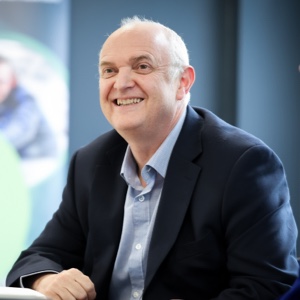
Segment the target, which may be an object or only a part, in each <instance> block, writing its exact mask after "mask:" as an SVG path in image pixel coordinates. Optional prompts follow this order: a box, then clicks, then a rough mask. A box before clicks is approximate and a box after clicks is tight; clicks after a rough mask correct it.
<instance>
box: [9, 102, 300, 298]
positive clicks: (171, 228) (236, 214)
mask: <svg viewBox="0 0 300 300" xmlns="http://www.w3.org/2000/svg"><path fill="white" fill-rule="evenodd" d="M126 147H127V143H126V142H125V141H124V140H123V139H122V138H121V137H120V136H119V134H118V133H117V132H116V131H114V130H112V131H110V132H108V133H106V134H104V135H102V136H100V137H99V138H98V139H96V140H95V141H93V142H92V143H90V144H89V145H87V146H86V147H83V148H82V149H80V150H79V151H78V152H77V153H75V155H74V156H73V158H72V161H71V164H70V169H69V174H68V180H67V184H66V187H65V189H64V192H63V200H62V202H61V205H60V207H59V209H58V211H57V212H56V213H55V214H54V216H53V218H52V220H51V221H50V222H49V223H48V224H47V226H46V228H45V230H44V231H43V232H42V234H41V235H40V237H39V238H38V239H37V240H36V241H35V242H34V243H33V245H31V247H29V249H27V250H26V251H24V252H23V253H22V254H21V256H20V257H19V259H18V261H17V262H16V264H15V265H14V267H13V268H12V270H11V272H10V273H9V275H8V277H7V285H10V286H18V285H19V278H20V276H22V275H24V274H28V273H32V272H39V271H42V270H56V271H61V270H63V269H68V268H73V267H75V268H78V269H80V270H82V271H83V272H84V273H85V274H86V275H88V276H89V277H90V278H91V280H92V281H93V282H94V284H95V287H96V291H97V299H98V300H100V299H101V300H104V299H108V289H109V284H110V279H111V274H112V270H113V266H114V262H115V258H116V254H117V251H118V246H119V241H120V237H121V231H122V222H123V213H124V212H123V211H124V201H125V195H126V191H127V186H126V184H125V182H124V180H123V179H122V178H121V177H120V168H121V164H122V161H123V157H124V153H125V150H126ZM296 237H297V228H296V225H295V221H294V217H293V214H292V210H291V207H290V203H289V191H288V187H287V182H286V178H285V174H284V170H283V167H282V164H281V162H280V160H279V159H278V157H277V156H276V155H275V154H274V152H273V151H272V150H271V149H270V148H269V147H267V146H266V145H265V144H264V143H263V142H262V141H260V140H259V139H257V138H255V137H253V136H252V135H250V134H247V133H246V132H244V131H242V130H240V129H238V128H236V127H233V126H231V125H229V124H227V123H225V122H224V121H222V120H221V119H219V118H218V117H217V116H215V115H214V114H212V113H211V112H209V111H207V110H205V109H201V108H192V107H190V106H188V109H187V116H186V119H185V122H184V125H183V128H182V131H181V133H180V135H179V137H178V140H177V142H176V144H175V147H174V149H173V152H172V154H171V158H170V161H169V165H168V169H167V174H166V178H165V182H164V187H163V190H162V194H161V199H160V203H159V208H158V212H157V217H156V221H155V226H154V229H153V235H152V240H151V243H150V249H149V256H148V267H147V271H146V278H145V290H144V295H143V299H144V300H148V299H149V300H160V299H161V300H163V299H164V300H166V299H171V298H180V299H185V300H188V299H197V300H199V299H201V300H205V299H218V300H225V299H230V300H235V299H236V300H241V299H259V300H262V299H263V300H268V299H270V300H271V299H275V298H276V297H278V296H279V295H281V294H283V293H284V292H286V291H287V290H288V289H289V287H290V286H291V285H292V284H293V282H294V281H295V279H296V277H297V274H298V263H297V260H296V257H295V243H296Z"/></svg>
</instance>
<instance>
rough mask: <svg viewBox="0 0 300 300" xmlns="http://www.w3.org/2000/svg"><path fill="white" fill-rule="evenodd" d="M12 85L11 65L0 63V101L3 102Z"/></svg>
mask: <svg viewBox="0 0 300 300" xmlns="http://www.w3.org/2000/svg"><path fill="white" fill-rule="evenodd" d="M13 85H14V76H13V72H12V69H11V67H10V66H9V65H8V64H6V63H0V103H1V102H4V100H5V99H6V97H7V96H8V95H9V93H10V91H11V90H12V88H13Z"/></svg>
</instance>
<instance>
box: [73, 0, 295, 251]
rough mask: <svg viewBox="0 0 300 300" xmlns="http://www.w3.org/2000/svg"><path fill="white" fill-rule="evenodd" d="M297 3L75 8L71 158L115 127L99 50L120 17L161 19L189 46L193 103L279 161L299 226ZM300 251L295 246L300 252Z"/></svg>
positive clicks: (168, 0)
mask: <svg viewBox="0 0 300 300" xmlns="http://www.w3.org/2000/svg"><path fill="white" fill-rule="evenodd" d="M299 5H300V1H297V0H295V1H293V0H285V1H283V0H264V1H261V0H251V1H248V0H244V1H242V0H240V1H238V0H224V1H219V0H187V1H185V2H182V1H174V0H164V1H162V0H152V1H141V0H138V1H137V0H127V1H126V2H125V1H123V0H107V1H106V0H89V1H88V2H87V1H72V5H71V46H70V51H71V53H70V58H71V61H70V68H71V100H70V103H71V108H70V109H71V111H70V154H72V153H73V152H74V151H75V150H76V149H77V148H78V147H81V146H83V145H84V144H86V143H88V142H89V141H90V140H92V139H93V138H95V137H96V136H97V135H99V134H100V133H103V132H105V131H107V130H108V129H110V125H109V124H108V123H107V121H106V120H105V119H104V117H103V116H102V113H101V111H100V107H99V100H98V99H99V96H98V74H97V73H98V70H97V60H98V51H99V49H100V47H101V45H102V43H103V42H104V40H105V37H106V35H107V34H109V33H111V32H112V31H114V30H115V29H116V28H117V27H118V24H119V23H120V19H121V18H123V17H127V16H133V15H135V14H137V15H140V16H144V17H146V18H152V19H154V20H158V21H160V22H162V23H164V24H165V25H167V26H169V27H171V28H173V29H174V30H175V31H177V32H178V33H179V34H180V35H181V36H182V37H183V39H184V40H185V42H186V44H187V46H188V48H189V51H190V58H191V64H192V65H193V66H194V67H195V69H196V72H197V76H196V84H195V85H194V87H193V88H192V100H191V102H192V104H194V105H199V106H203V107H206V108H208V109H210V110H212V111H213V112H215V113H216V114H218V115H219V116H221V117H223V118H224V119H225V120H227V121H228V122H230V123H232V124H236V125H238V126H239V127H241V128H243V129H246V130H247V131H249V132H251V133H254V134H255V135H257V136H258V137H260V138H261V139H263V140H264V141H265V142H266V143H267V144H269V145H270V146H271V147H272V148H273V149H274V150H275V151H276V152H277V154H278V155H279V156H280V157H281V159H282V161H283V163H284V165H285V168H286V172H287V176H288V181H289V184H290V190H291V195H292V200H291V201H292V206H293V209H294V212H295V215H296V217H297V220H298V224H299V223H300V203H299V198H300V149H299V148H300V134H299V129H300V118H299V112H300V107H299V106H300V97H299V96H300V82H299V80H300V74H299V71H298V65H299V64H300V58H299V54H300V44H299V43H300V8H299ZM299 247H300V246H298V248H299Z"/></svg>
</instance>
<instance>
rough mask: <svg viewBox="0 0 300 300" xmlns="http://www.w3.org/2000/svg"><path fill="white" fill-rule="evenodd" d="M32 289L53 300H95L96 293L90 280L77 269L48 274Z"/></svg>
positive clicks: (34, 284)
mask: <svg viewBox="0 0 300 300" xmlns="http://www.w3.org/2000/svg"><path fill="white" fill-rule="evenodd" d="M32 289H34V290H36V291H38V292H40V293H42V294H44V295H45V296H46V297H49V298H50V299H51V300H94V299H95V298H96V291H95V287H94V284H93V282H92V281H91V280H90V278H89V277H88V276H86V275H84V274H83V273H82V272H80V271H79V270H77V269H69V270H66V271H62V272H61V273H58V274H54V273H47V274H43V275H41V276H39V277H38V278H37V279H36V280H35V281H34V282H33V284H32Z"/></svg>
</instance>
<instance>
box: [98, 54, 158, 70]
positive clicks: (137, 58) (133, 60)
mask: <svg viewBox="0 0 300 300" xmlns="http://www.w3.org/2000/svg"><path fill="white" fill-rule="evenodd" d="M142 60H147V61H150V62H151V63H154V62H153V59H152V58H151V56H150V55H144V54H143V55H139V56H133V57H131V58H129V62H130V63H131V64H134V63H138V62H140V61H142ZM113 65H115V64H114V63H112V62H109V61H105V60H104V61H101V62H100V64H99V66H100V67H103V66H113Z"/></svg>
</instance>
